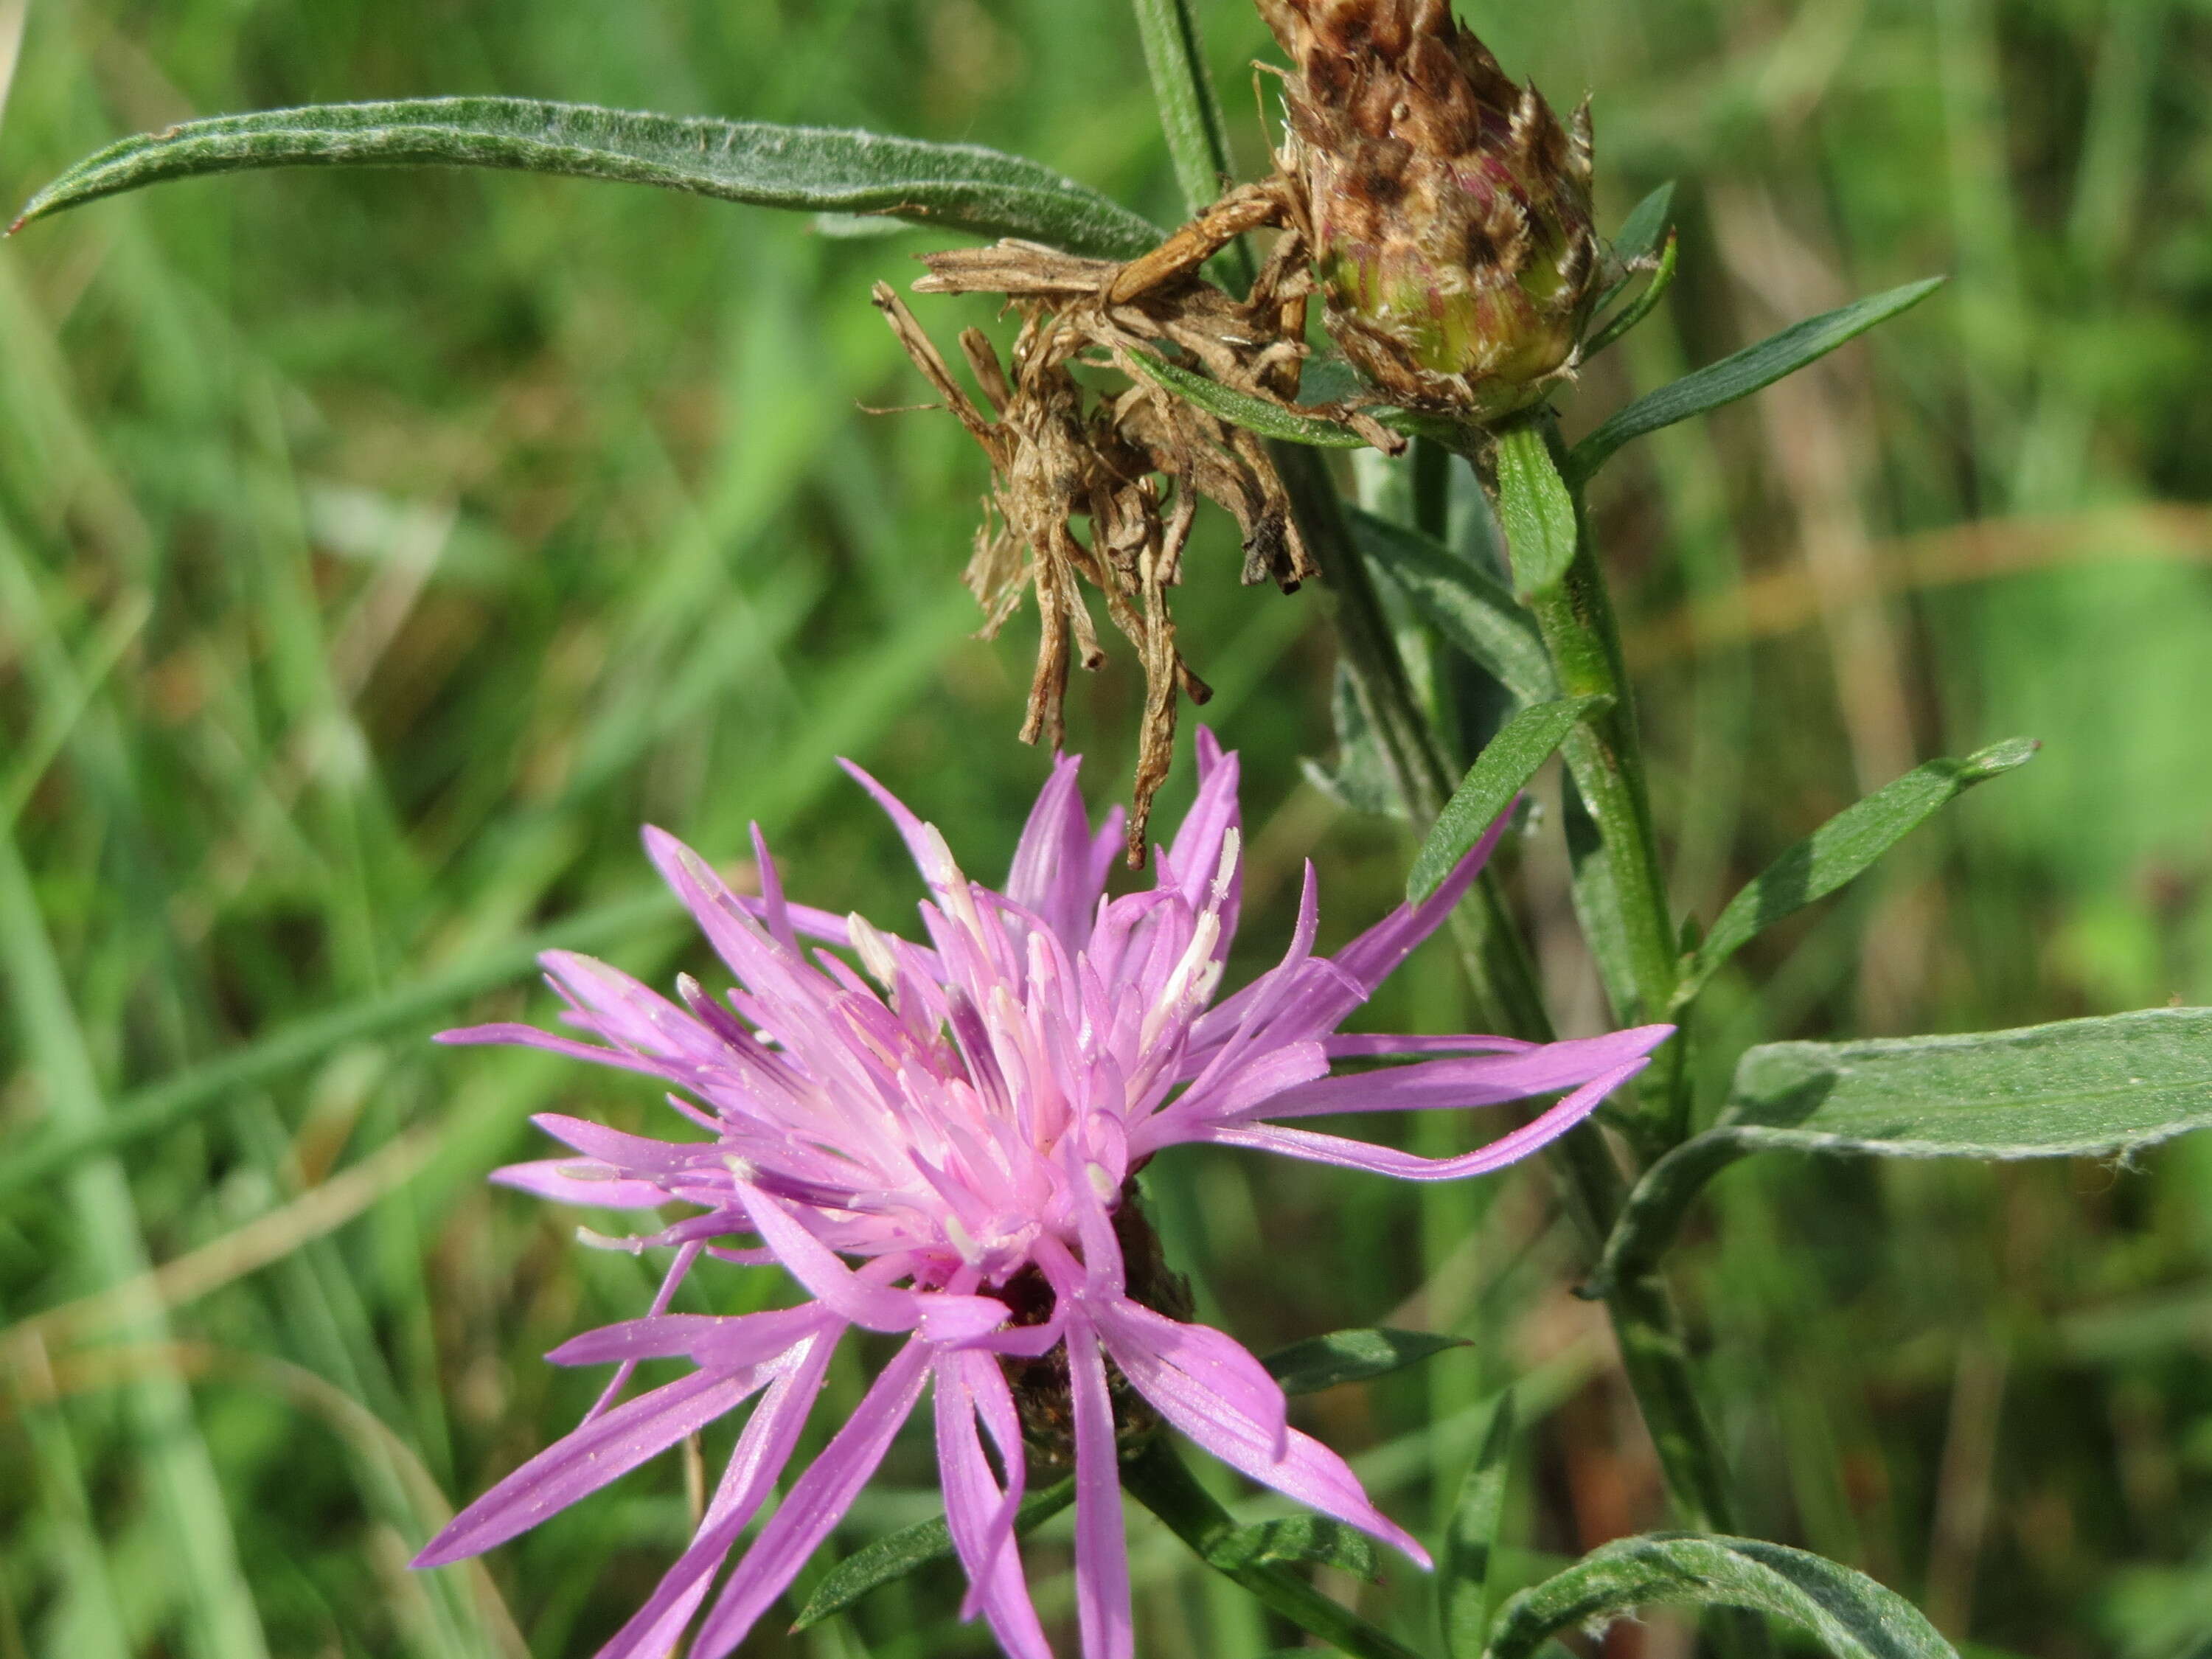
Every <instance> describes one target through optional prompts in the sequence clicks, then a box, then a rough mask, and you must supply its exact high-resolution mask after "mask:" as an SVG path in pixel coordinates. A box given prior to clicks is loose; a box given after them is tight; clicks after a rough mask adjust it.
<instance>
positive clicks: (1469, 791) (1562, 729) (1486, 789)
mask: <svg viewBox="0 0 2212 1659" xmlns="http://www.w3.org/2000/svg"><path fill="white" fill-rule="evenodd" d="M1612 706H1613V699H1612V698H1611V697H1608V696H1595V697H1565V698H1562V699H1561V700H1560V701H1559V702H1540V703H1536V704H1534V705H1532V706H1531V707H1529V708H1523V709H1522V710H1521V711H1520V712H1519V713H1518V714H1515V715H1514V716H1513V718H1512V719H1511V720H1508V721H1506V722H1505V725H1504V728H1503V729H1502V730H1500V731H1499V732H1498V735H1497V736H1496V737H1494V738H1492V739H1491V740H1490V742H1489V743H1488V744H1487V745H1486V746H1485V748H1484V749H1483V751H1482V753H1481V754H1480V755H1478V756H1477V757H1475V762H1474V765H1473V766H1471V767H1469V768H1468V773H1467V776H1466V777H1465V778H1463V779H1462V780H1461V781H1460V786H1459V787H1458V788H1457V789H1455V790H1454V791H1453V792H1452V798H1451V799H1449V800H1448V801H1446V802H1445V803H1444V810H1443V811H1441V812H1439V813H1438V814H1437V823H1436V828H1434V829H1431V830H1430V831H1429V838H1428V839H1427V840H1426V841H1425V842H1422V843H1421V850H1420V851H1419V853H1417V854H1414V855H1413V869H1412V871H1411V872H1408V874H1407V877H1406V896H1407V899H1409V900H1410V901H1412V902H1413V903H1415V904H1419V902H1421V901H1422V900H1423V899H1425V898H1426V897H1428V896H1429V895H1430V894H1431V893H1433V892H1435V891H1436V890H1437V888H1439V887H1441V886H1443V882H1444V878H1445V877H1447V876H1449V874H1451V872H1452V871H1453V869H1454V867H1455V866H1457V865H1458V863H1459V861H1460V860H1462V858H1464V857H1466V856H1467V852H1468V848H1471V847H1473V846H1474V844H1475V842H1478V841H1480V840H1481V839H1482V834H1483V831H1485V830H1486V829H1489V828H1490V826H1491V825H1492V823H1495V822H1496V821H1497V818H1498V814H1499V813H1501V812H1503V811H1504V810H1505V809H1506V808H1507V807H1509V806H1510V805H1512V804H1513V798H1514V797H1515V796H1516V795H1517V794H1519V793H1521V792H1522V789H1524V788H1526V787H1528V780H1529V779H1530V778H1533V777H1534V776H1535V775H1536V769H1537V768H1538V767H1540V766H1541V765H1542V764H1543V763H1545V762H1546V761H1547V760H1549V759H1550V758H1551V757H1552V755H1553V752H1554V751H1555V750H1557V749H1558V748H1559V745H1560V744H1562V743H1564V742H1565V741H1566V737H1567V733H1568V732H1571V731H1573V730H1574V729H1575V722H1576V721H1577V720H1587V719H1589V717H1590V716H1591V715H1592V714H1596V713H1599V712H1600V711H1601V710H1603V709H1606V708H1611V707H1612Z"/></svg>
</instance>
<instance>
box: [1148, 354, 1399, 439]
mask: <svg viewBox="0 0 2212 1659" xmlns="http://www.w3.org/2000/svg"><path fill="white" fill-rule="evenodd" d="M1128 356H1129V361H1130V362H1132V363H1133V364H1134V365H1135V367H1136V369H1137V372H1138V373H1139V374H1142V375H1144V376H1145V378H1146V379H1147V380H1152V381H1153V382H1154V383H1156V384H1157V385H1159V386H1165V387H1166V388H1167V389H1168V390H1169V391H1170V392H1174V393H1175V394H1176V397H1178V398H1183V399H1185V400H1186V401H1188V402H1190V403H1194V404H1197V405H1198V406H1199V407H1200V409H1202V410H1206V413H1208V414H1209V415H1218V416H1220V417H1221V418H1222V419H1223V420H1225V421H1227V422H1229V423H1230V424H1231V425H1232V426H1241V427H1247V428H1250V429H1251V430H1252V431H1254V432H1256V433H1258V434H1259V435H1261V437H1263V438H1280V439H1282V440H1283V441H1285V442H1286V443H1294V444H1312V445H1315V446H1316V447H1319V448H1322V449H1364V448H1366V447H1367V440H1366V439H1364V438H1363V437H1361V436H1360V435H1358V433H1357V432H1354V431H1353V430H1352V428H1350V427H1348V426H1346V425H1344V424H1343V423H1341V422H1337V421H1328V420H1323V419H1322V418H1321V417H1320V416H1315V415H1300V414H1297V413H1295V412H1294V411H1292V410H1287V409H1285V408H1283V407H1282V406H1281V405H1280V404H1271V403H1269V402H1267V400H1266V399H1265V398H1255V397H1253V396H1251V395H1250V394H1249V392H1239V391H1237V390H1236V389H1235V388H1234V387H1233V386H1224V385H1222V384H1221V382H1220V381H1218V380H1208V379H1207V378H1206V376H1205V375H1203V374H1198V373H1197V372H1196V371H1194V370H1192V369H1188V368H1183V367H1182V364H1180V363H1171V362H1168V360H1167V359H1166V358H1164V357H1155V356H1152V353H1150V352H1149V351H1132V352H1130V353H1129V354H1128Z"/></svg>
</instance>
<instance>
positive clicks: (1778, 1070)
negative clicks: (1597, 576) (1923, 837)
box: [1592, 1008, 2212, 1293]
mask: <svg viewBox="0 0 2212 1659" xmlns="http://www.w3.org/2000/svg"><path fill="white" fill-rule="evenodd" d="M2208 1126H2212V1009H2206V1008H2148V1009H2143V1010H2142V1011H2140V1012H2136V1013H2130V1014H2111V1015H2106V1016H2105V1017H2104V1018H2098V1019H2069V1020H2061V1021H2059V1022H2057V1024H2051V1025H2030V1026H2027V1027H2025V1028H2023V1029H2021V1030H2013V1031H1976V1032H1972V1033H1968V1034H1966V1035H1965V1036H1916V1037H1877V1038H1869V1039H1866V1040H1863V1041H1861V1042H1776V1043H1770V1044H1767V1045H1766V1046H1765V1047H1764V1048H1753V1049H1752V1050H1751V1051H1750V1052H1749V1053H1747V1054H1745V1055H1744V1056H1743V1058H1742V1059H1741V1060H1739V1061H1738V1062H1737V1064H1736V1070H1735V1085H1734V1087H1733V1089H1732V1090H1731V1091H1730V1094H1729V1105H1728V1109H1727V1110H1726V1111H1725V1112H1724V1113H1723V1115H1722V1116H1721V1118H1720V1120H1719V1121H1717V1123H1715V1124H1714V1125H1713V1127H1711V1128H1710V1129H1708V1130H1706V1131H1705V1133H1703V1134H1700V1135H1697V1136H1695V1137H1693V1138H1692V1139H1689V1140H1687V1141H1685V1142H1684V1143H1683V1144H1682V1145H1681V1146H1678V1147H1676V1148H1675V1149H1674V1151H1673V1152H1669V1153H1668V1154H1667V1155H1666V1156H1665V1157H1664V1158H1661V1159H1660V1160H1659V1161H1658V1162H1657V1163H1656V1164H1653V1165H1652V1166H1651V1167H1650V1169H1649V1170H1645V1171H1644V1177H1643V1179H1642V1180H1640V1181H1638V1182H1637V1183H1636V1187H1635V1189H1634V1190H1633V1191H1632V1193H1631V1194H1629V1198H1628V1202H1627V1203H1626V1205H1625V1206H1622V1209H1621V1213H1620V1219H1619V1220H1618V1222H1616V1224H1615V1225H1614V1227H1613V1236H1612V1237H1611V1238H1609V1239H1608V1240H1607V1243H1606V1248H1605V1254H1604V1256H1603V1258H1602V1260H1601V1261H1600V1262H1599V1264H1598V1270H1597V1273H1596V1274H1595V1279H1594V1283H1593V1285H1592V1289H1593V1290H1594V1291H1596V1292H1598V1293H1602V1292H1603V1291H1606V1290H1607V1289H1609V1288H1610V1287H1611V1286H1612V1285H1616V1284H1618V1283H1620V1281H1621V1280H1622V1279H1624V1278H1627V1277H1631V1276H1632V1275H1634V1274H1636V1273H1642V1272H1644V1271H1647V1270H1648V1269H1649V1268H1650V1267H1651V1266H1652V1264H1654V1263H1656V1261H1658V1259H1659V1257H1660V1256H1661V1255H1662V1254H1664V1252H1665V1251H1666V1249H1667V1247H1668V1245H1669V1244H1670V1243H1673V1242H1674V1237H1675V1235H1676V1234H1677V1233H1678V1232H1679V1231H1680V1230H1681V1225H1682V1220H1683V1218H1684V1217H1685V1216H1686V1214H1687V1213H1688V1212H1689V1208H1690V1205H1691V1203H1692V1201H1693V1200H1695V1199H1696V1197H1697V1195H1698V1194H1699V1191H1700V1190H1701V1189H1702V1188H1704V1186H1705V1182H1708V1181H1710V1180H1711V1178H1712V1177H1713V1176H1715V1175H1716V1174H1717V1173H1718V1172H1719V1171H1720V1170H1723V1169H1725V1168H1727V1167H1728V1165H1729V1164H1732V1163H1734V1162H1735V1161H1736V1160H1737V1159H1738V1158H1744V1157H1747V1156H1748V1155H1749V1154H1750V1153H1753V1152H1765V1151H1774V1152H1857V1153H1878V1154H1882V1155H1886V1156H1888V1157H1892V1158H1984V1159H2010V1158H2080V1157H2090V1156H2099V1155H2109V1154H2112V1153H2130V1152H2136V1151H2139V1150H2141V1149H2142V1148H2144V1147H2147V1146H2155V1145H2156V1144H2157V1143H2158V1142H2160V1141H2162V1140H2169V1139H2172V1138H2173V1137H2174V1136H2176V1135H2179V1134H2185V1133H2188V1132H2189V1131H2190V1130H2191V1129H2197V1128H2203V1127H2208Z"/></svg>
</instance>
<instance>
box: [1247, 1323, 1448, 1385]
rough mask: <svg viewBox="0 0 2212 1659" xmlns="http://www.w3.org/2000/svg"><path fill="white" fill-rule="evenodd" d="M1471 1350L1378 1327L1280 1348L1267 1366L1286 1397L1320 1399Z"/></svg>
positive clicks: (1428, 1335) (1432, 1336)
mask: <svg viewBox="0 0 2212 1659" xmlns="http://www.w3.org/2000/svg"><path fill="white" fill-rule="evenodd" d="M1465 1346H1467V1341H1466V1339H1465V1338H1463V1337H1457V1336H1440V1335H1438V1334H1436V1333H1435V1332H1433V1331H1393V1330H1388V1329H1384V1328H1380V1327H1376V1328H1370V1329H1365V1330H1352V1331H1331V1332H1330V1333H1329V1334H1328V1335H1326V1336H1313V1337H1308V1338H1307V1339H1306V1340H1304V1341H1303V1342H1293V1343H1292V1344H1291V1346H1289V1347H1287V1348H1278V1349H1277V1350H1276V1351H1275V1352H1273V1353H1271V1354H1269V1355H1268V1356H1267V1358H1265V1359H1263V1360H1262V1361H1261V1364H1264V1365H1265V1366H1267V1370H1268V1371H1269V1372H1270V1373H1271V1374H1272V1375H1273V1376H1274V1379H1275V1381H1276V1382H1278V1383H1281V1384H1282V1385H1283V1392H1284V1393H1285V1394H1294V1395H1295V1394H1319V1393H1320V1392H1321V1391H1322V1389H1334V1388H1340V1387H1341V1386H1342V1385H1344V1384H1345V1383H1369V1382H1372V1381H1373V1380H1374V1379H1375V1378H1376V1377H1378V1376H1389V1375H1390V1373H1391V1372H1393V1371H1400V1370H1405V1368H1406V1367H1407V1366H1408V1365H1418V1364H1420V1362H1421V1361H1422V1360H1424V1359H1429V1358H1434V1357H1435V1356H1436V1355H1437V1354H1440V1353H1443V1352H1446V1351H1447V1350H1449V1349H1452V1348H1463V1347H1465Z"/></svg>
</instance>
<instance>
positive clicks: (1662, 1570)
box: [1487, 1533, 1958, 1659]
mask: <svg viewBox="0 0 2212 1659" xmlns="http://www.w3.org/2000/svg"><path fill="white" fill-rule="evenodd" d="M1655 1604H1656V1605H1662V1606H1668V1607H1747V1608H1749V1609H1751V1610H1752V1611H1753V1612H1754V1613H1771V1614H1772V1615H1774V1616H1775V1617H1776V1618H1778V1619H1786V1620H1789V1621H1790V1623H1791V1624H1793V1625H1796V1626H1799V1627H1800V1628H1802V1630H1804V1631H1805V1632H1807V1633H1808V1634H1809V1635H1810V1636H1812V1638H1814V1640H1815V1641H1817V1642H1818V1643H1819V1644H1820V1646H1821V1647H1822V1648H1823V1649H1824V1650H1826V1651H1827V1652H1828V1653H1830V1654H1832V1655H1834V1656H1835V1659H1958V1650H1956V1649H1954V1647H1952V1645H1951V1644H1949V1643H1948V1642H1946V1641H1945V1640H1944V1639H1943V1638H1942V1637H1941V1636H1940V1635H1938V1634H1937V1633H1936V1627H1935V1626H1933V1625H1931V1624H1929V1622H1928V1620H1926V1619H1924V1618H1923V1617H1922V1616H1921V1614H1920V1613H1919V1612H1918V1611H1917V1609H1916V1608H1915V1607H1913V1605H1912V1604H1911V1602H1910V1601H1906V1600H1905V1598H1904V1597H1903V1596H1901V1595H1898V1594H1897V1593H1896V1592H1894V1591H1893V1590H1889V1589H1884V1588H1883V1587H1882V1586H1881V1585H1880V1584H1877V1583H1875V1581H1874V1580H1873V1579H1871V1578H1869V1577H1867V1576H1866V1575H1865V1574H1864V1573H1863V1572H1854V1571H1852V1570H1851V1569H1850V1568H1849V1567H1846V1566H1843V1565H1839V1564H1838V1563H1837V1562H1834V1561H1831V1560H1828V1559H1826V1557H1824V1556H1818V1555H1812V1554H1808V1553H1806V1552H1805V1551H1803V1550H1793V1549H1790V1548H1787V1547H1784V1546H1783V1545H1780V1544H1768V1543H1762V1542H1760V1541H1758V1540H1756V1539H1750V1538H1720V1537H1705V1536H1699V1535H1698V1534H1690V1533H1653V1534H1648V1535H1646V1536H1644V1537H1641V1538H1624V1539H1621V1540H1620V1541H1618V1542H1616V1543H1611V1544H1607V1545H1604V1546H1602V1547H1600V1548H1598V1549H1595V1550H1592V1551H1591V1552H1590V1553H1589V1554H1588V1555H1586V1556H1584V1557H1583V1559H1581V1560H1579V1561H1577V1563H1575V1565H1573V1566H1571V1567H1569V1568H1568V1569H1567V1570H1566V1571H1565V1572H1563V1573H1560V1574H1559V1575H1558V1576H1557V1577H1552V1578H1547V1579H1546V1580H1545V1581H1544V1582H1543V1583H1541V1584H1538V1585H1536V1586H1535V1587H1534V1589H1527V1590H1523V1591H1522V1593H1521V1594H1520V1595H1516V1596H1515V1597H1514V1598H1513V1600H1512V1601H1510V1602H1509V1603H1507V1604H1506V1607H1505V1611H1504V1614H1503V1615H1502V1616H1501V1617H1500V1618H1499V1620H1498V1632H1497V1634H1496V1635H1495V1636H1494V1637H1493V1638H1492V1640H1491V1644H1490V1647H1489V1650H1488V1656H1487V1659H1524V1656H1530V1655H1534V1654H1536V1653H1537V1652H1539V1651H1541V1649H1542V1648H1543V1646H1544V1644H1545V1643H1546V1642H1547V1641H1548V1640H1549V1639H1550V1638H1552V1637H1553V1635H1555V1634H1557V1633H1558V1632H1561V1631H1565V1630H1583V1629H1588V1628H1592V1627H1595V1626H1603V1625H1605V1624H1607V1623H1608V1622H1610V1621H1611V1620H1614V1619H1617V1618H1620V1617H1623V1616H1625V1615H1626V1614H1627V1613H1630V1612H1632V1610H1633V1609H1635V1608H1637V1607H1649V1606H1652V1605H1655Z"/></svg>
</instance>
